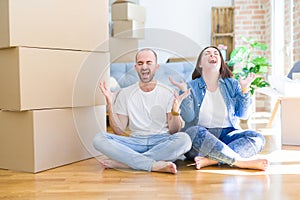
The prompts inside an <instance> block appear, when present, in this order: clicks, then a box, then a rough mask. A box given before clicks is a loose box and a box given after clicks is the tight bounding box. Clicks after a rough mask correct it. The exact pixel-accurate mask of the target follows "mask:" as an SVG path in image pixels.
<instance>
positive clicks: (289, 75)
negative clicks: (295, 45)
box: [287, 61, 300, 79]
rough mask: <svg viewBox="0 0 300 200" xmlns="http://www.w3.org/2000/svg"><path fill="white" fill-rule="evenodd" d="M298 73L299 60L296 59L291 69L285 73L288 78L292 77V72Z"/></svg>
mask: <svg viewBox="0 0 300 200" xmlns="http://www.w3.org/2000/svg"><path fill="white" fill-rule="evenodd" d="M295 72H296V73H300V61H297V62H296V63H295V64H294V66H293V67H292V69H291V70H290V72H289V74H288V75H287V77H288V78H290V79H293V73H295Z"/></svg>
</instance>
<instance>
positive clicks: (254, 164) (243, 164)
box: [233, 159, 269, 171]
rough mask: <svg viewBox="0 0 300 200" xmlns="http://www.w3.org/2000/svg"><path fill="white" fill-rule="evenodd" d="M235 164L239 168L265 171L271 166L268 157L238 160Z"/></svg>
mask: <svg viewBox="0 0 300 200" xmlns="http://www.w3.org/2000/svg"><path fill="white" fill-rule="evenodd" d="M233 165H234V166H236V167H239V168H245V169H258V170H262V171H265V170H266V169H267V168H268V167H269V161H268V160H267V159H255V160H238V161H236V162H235V163H233Z"/></svg>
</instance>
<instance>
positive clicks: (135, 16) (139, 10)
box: [111, 2, 146, 22]
mask: <svg viewBox="0 0 300 200" xmlns="http://www.w3.org/2000/svg"><path fill="white" fill-rule="evenodd" d="M111 16H112V20H113V21H118V20H136V21H141V22H144V21H145V19H146V9H145V7H143V6H140V5H137V4H134V3H131V2H115V3H113V4H112V6H111Z"/></svg>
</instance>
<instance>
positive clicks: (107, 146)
mask: <svg viewBox="0 0 300 200" xmlns="http://www.w3.org/2000/svg"><path fill="white" fill-rule="evenodd" d="M158 68H159V65H158V64H157V55H156V53H155V52H154V51H153V50H152V49H142V50H140V51H138V53H137V54H136V64H135V70H136V72H137V73H138V75H139V79H140V80H139V82H138V83H135V84H133V85H130V86H128V87H126V88H123V89H121V91H120V92H119V93H118V95H117V96H116V99H115V101H114V99H113V97H114V96H113V94H112V93H111V91H110V90H109V88H107V86H106V83H105V82H104V83H100V85H99V87H100V90H101V91H102V93H103V94H104V95H105V97H106V101H107V107H108V114H109V123H110V126H111V128H112V130H113V132H114V134H112V133H98V134H97V135H96V136H95V138H94V140H93V145H94V147H95V148H96V149H97V150H98V151H100V152H101V153H103V154H104V155H105V156H107V157H108V158H107V159H106V160H103V161H101V162H102V164H103V165H104V167H106V168H131V169H135V170H144V171H155V172H167V173H172V174H176V173H177V168H176V165H175V163H173V161H175V160H177V159H178V158H180V157H182V156H183V155H184V153H186V152H187V151H189V150H190V148H191V145H192V143H191V139H190V137H189V136H188V135H187V134H186V133H184V132H179V131H180V129H181V128H182V125H181V119H180V116H179V113H178V111H179V106H180V104H181V102H182V100H183V98H185V97H186V96H187V95H188V93H189V91H186V92H185V93H183V94H182V95H180V96H178V94H177V93H176V92H175V91H174V90H172V89H171V88H169V87H168V86H166V85H163V84H161V83H159V82H158V81H156V80H155V79H154V75H155V72H156V71H157V69H158ZM113 102H115V103H113ZM127 126H128V128H129V130H130V134H129V135H127V134H126V132H125V130H126V128H127Z"/></svg>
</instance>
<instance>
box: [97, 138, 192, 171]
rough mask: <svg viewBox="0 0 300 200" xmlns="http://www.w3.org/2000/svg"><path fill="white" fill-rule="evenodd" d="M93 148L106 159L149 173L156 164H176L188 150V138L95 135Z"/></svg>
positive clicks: (189, 146)
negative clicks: (172, 162)
mask: <svg viewBox="0 0 300 200" xmlns="http://www.w3.org/2000/svg"><path fill="white" fill-rule="evenodd" d="M93 145H94V147H95V149H97V150H98V151H100V152H101V153H103V154H104V155H106V156H107V157H109V158H111V159H113V160H115V161H118V162H121V163H123V164H126V165H128V166H129V167H130V168H132V169H136V170H145V171H151V168H152V164H153V163H154V162H155V161H175V160H177V159H179V158H180V157H182V156H183V155H184V154H185V153H186V152H188V151H189V150H190V149H191V146H192V142H191V139H190V137H189V136H188V135H187V134H186V133H183V132H178V133H174V134H172V135H171V134H169V133H163V134H153V135H147V136H130V137H125V136H119V135H115V134H111V133H98V134H97V135H96V136H95V138H94V140H93Z"/></svg>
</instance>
